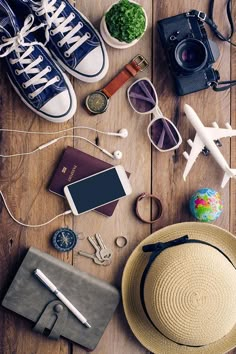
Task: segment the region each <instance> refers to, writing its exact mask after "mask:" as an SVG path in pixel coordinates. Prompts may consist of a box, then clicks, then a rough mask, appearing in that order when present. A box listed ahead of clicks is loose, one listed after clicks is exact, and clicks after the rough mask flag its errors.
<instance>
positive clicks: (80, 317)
mask: <svg viewBox="0 0 236 354" xmlns="http://www.w3.org/2000/svg"><path fill="white" fill-rule="evenodd" d="M34 274H35V275H36V277H37V278H38V279H39V280H40V281H41V282H42V283H43V284H44V285H45V286H46V287H47V288H48V289H49V290H50V291H51V292H52V293H53V294H55V295H56V296H57V297H58V299H60V300H61V302H63V304H64V305H66V307H67V308H68V309H69V310H70V311H71V312H72V313H73V314H74V315H75V317H76V318H78V320H80V321H81V322H82V323H83V324H84V325H85V326H86V327H88V328H91V326H90V324H89V323H88V321H87V320H86V318H85V317H84V316H83V315H82V313H80V312H79V311H78V310H77V309H76V308H75V307H74V306H73V305H72V303H71V302H70V301H69V300H68V299H67V298H66V297H65V296H64V295H63V294H62V293H61V292H60V291H59V290H58V289H57V287H56V286H55V285H54V284H53V283H52V282H51V280H49V279H48V278H47V277H46V275H45V274H44V273H43V272H42V271H41V270H40V269H35V271H34Z"/></svg>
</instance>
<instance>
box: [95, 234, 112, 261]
mask: <svg viewBox="0 0 236 354" xmlns="http://www.w3.org/2000/svg"><path fill="white" fill-rule="evenodd" d="M95 238H96V240H97V243H98V244H99V246H100V248H101V249H100V256H101V258H102V259H103V260H107V259H111V257H112V250H111V249H108V248H107V247H106V246H105V243H104V242H103V239H102V237H101V235H100V234H95Z"/></svg>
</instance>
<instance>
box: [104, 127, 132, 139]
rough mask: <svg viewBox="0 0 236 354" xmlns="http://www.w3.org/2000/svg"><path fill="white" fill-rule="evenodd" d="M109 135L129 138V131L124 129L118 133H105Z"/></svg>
mask: <svg viewBox="0 0 236 354" xmlns="http://www.w3.org/2000/svg"><path fill="white" fill-rule="evenodd" d="M105 134H107V135H112V136H120V137H121V138H127V137H128V135H129V133H128V130H127V129H126V128H122V129H120V130H119V131H118V132H117V133H109V132H107V133H105Z"/></svg>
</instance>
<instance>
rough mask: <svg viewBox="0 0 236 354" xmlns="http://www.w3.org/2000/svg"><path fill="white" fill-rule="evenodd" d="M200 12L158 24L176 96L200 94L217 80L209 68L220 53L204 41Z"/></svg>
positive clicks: (182, 15)
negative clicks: (197, 92)
mask: <svg viewBox="0 0 236 354" xmlns="http://www.w3.org/2000/svg"><path fill="white" fill-rule="evenodd" d="M204 16H205V14H204V13H203V12H198V15H192V14H191V12H187V13H183V14H180V15H177V16H173V17H168V18H166V19H163V20H161V21H158V30H159V33H160V38H161V42H162V45H163V47H164V49H165V52H166V55H167V58H168V61H169V66H170V70H171V72H172V74H173V76H174V80H175V86H176V91H177V94H178V95H179V96H183V95H186V94H188V93H192V92H196V91H200V90H204V89H206V88H208V87H209V86H211V85H212V84H213V83H214V82H217V81H218V80H219V78H220V77H219V73H218V71H216V70H214V69H213V68H212V64H213V63H214V62H215V61H216V60H217V59H218V57H219V55H220V52H219V49H218V47H217V45H216V44H215V43H214V42H213V41H211V40H209V39H208V37H207V33H206V30H205V28H204V24H203V21H204Z"/></svg>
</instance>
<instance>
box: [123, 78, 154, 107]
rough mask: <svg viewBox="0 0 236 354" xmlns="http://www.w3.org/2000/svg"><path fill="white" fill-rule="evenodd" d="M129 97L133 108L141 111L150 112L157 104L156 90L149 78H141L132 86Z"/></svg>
mask: <svg viewBox="0 0 236 354" xmlns="http://www.w3.org/2000/svg"><path fill="white" fill-rule="evenodd" d="M129 99H130V102H131V105H132V106H133V108H134V109H135V110H136V111H138V112H140V113H146V112H149V111H151V110H152V109H153V108H154V107H155V106H156V95H155V91H154V89H153V87H152V85H151V84H150V83H149V82H148V81H147V80H139V81H137V82H136V83H135V84H134V85H133V86H132V87H131V88H130V90H129Z"/></svg>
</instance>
